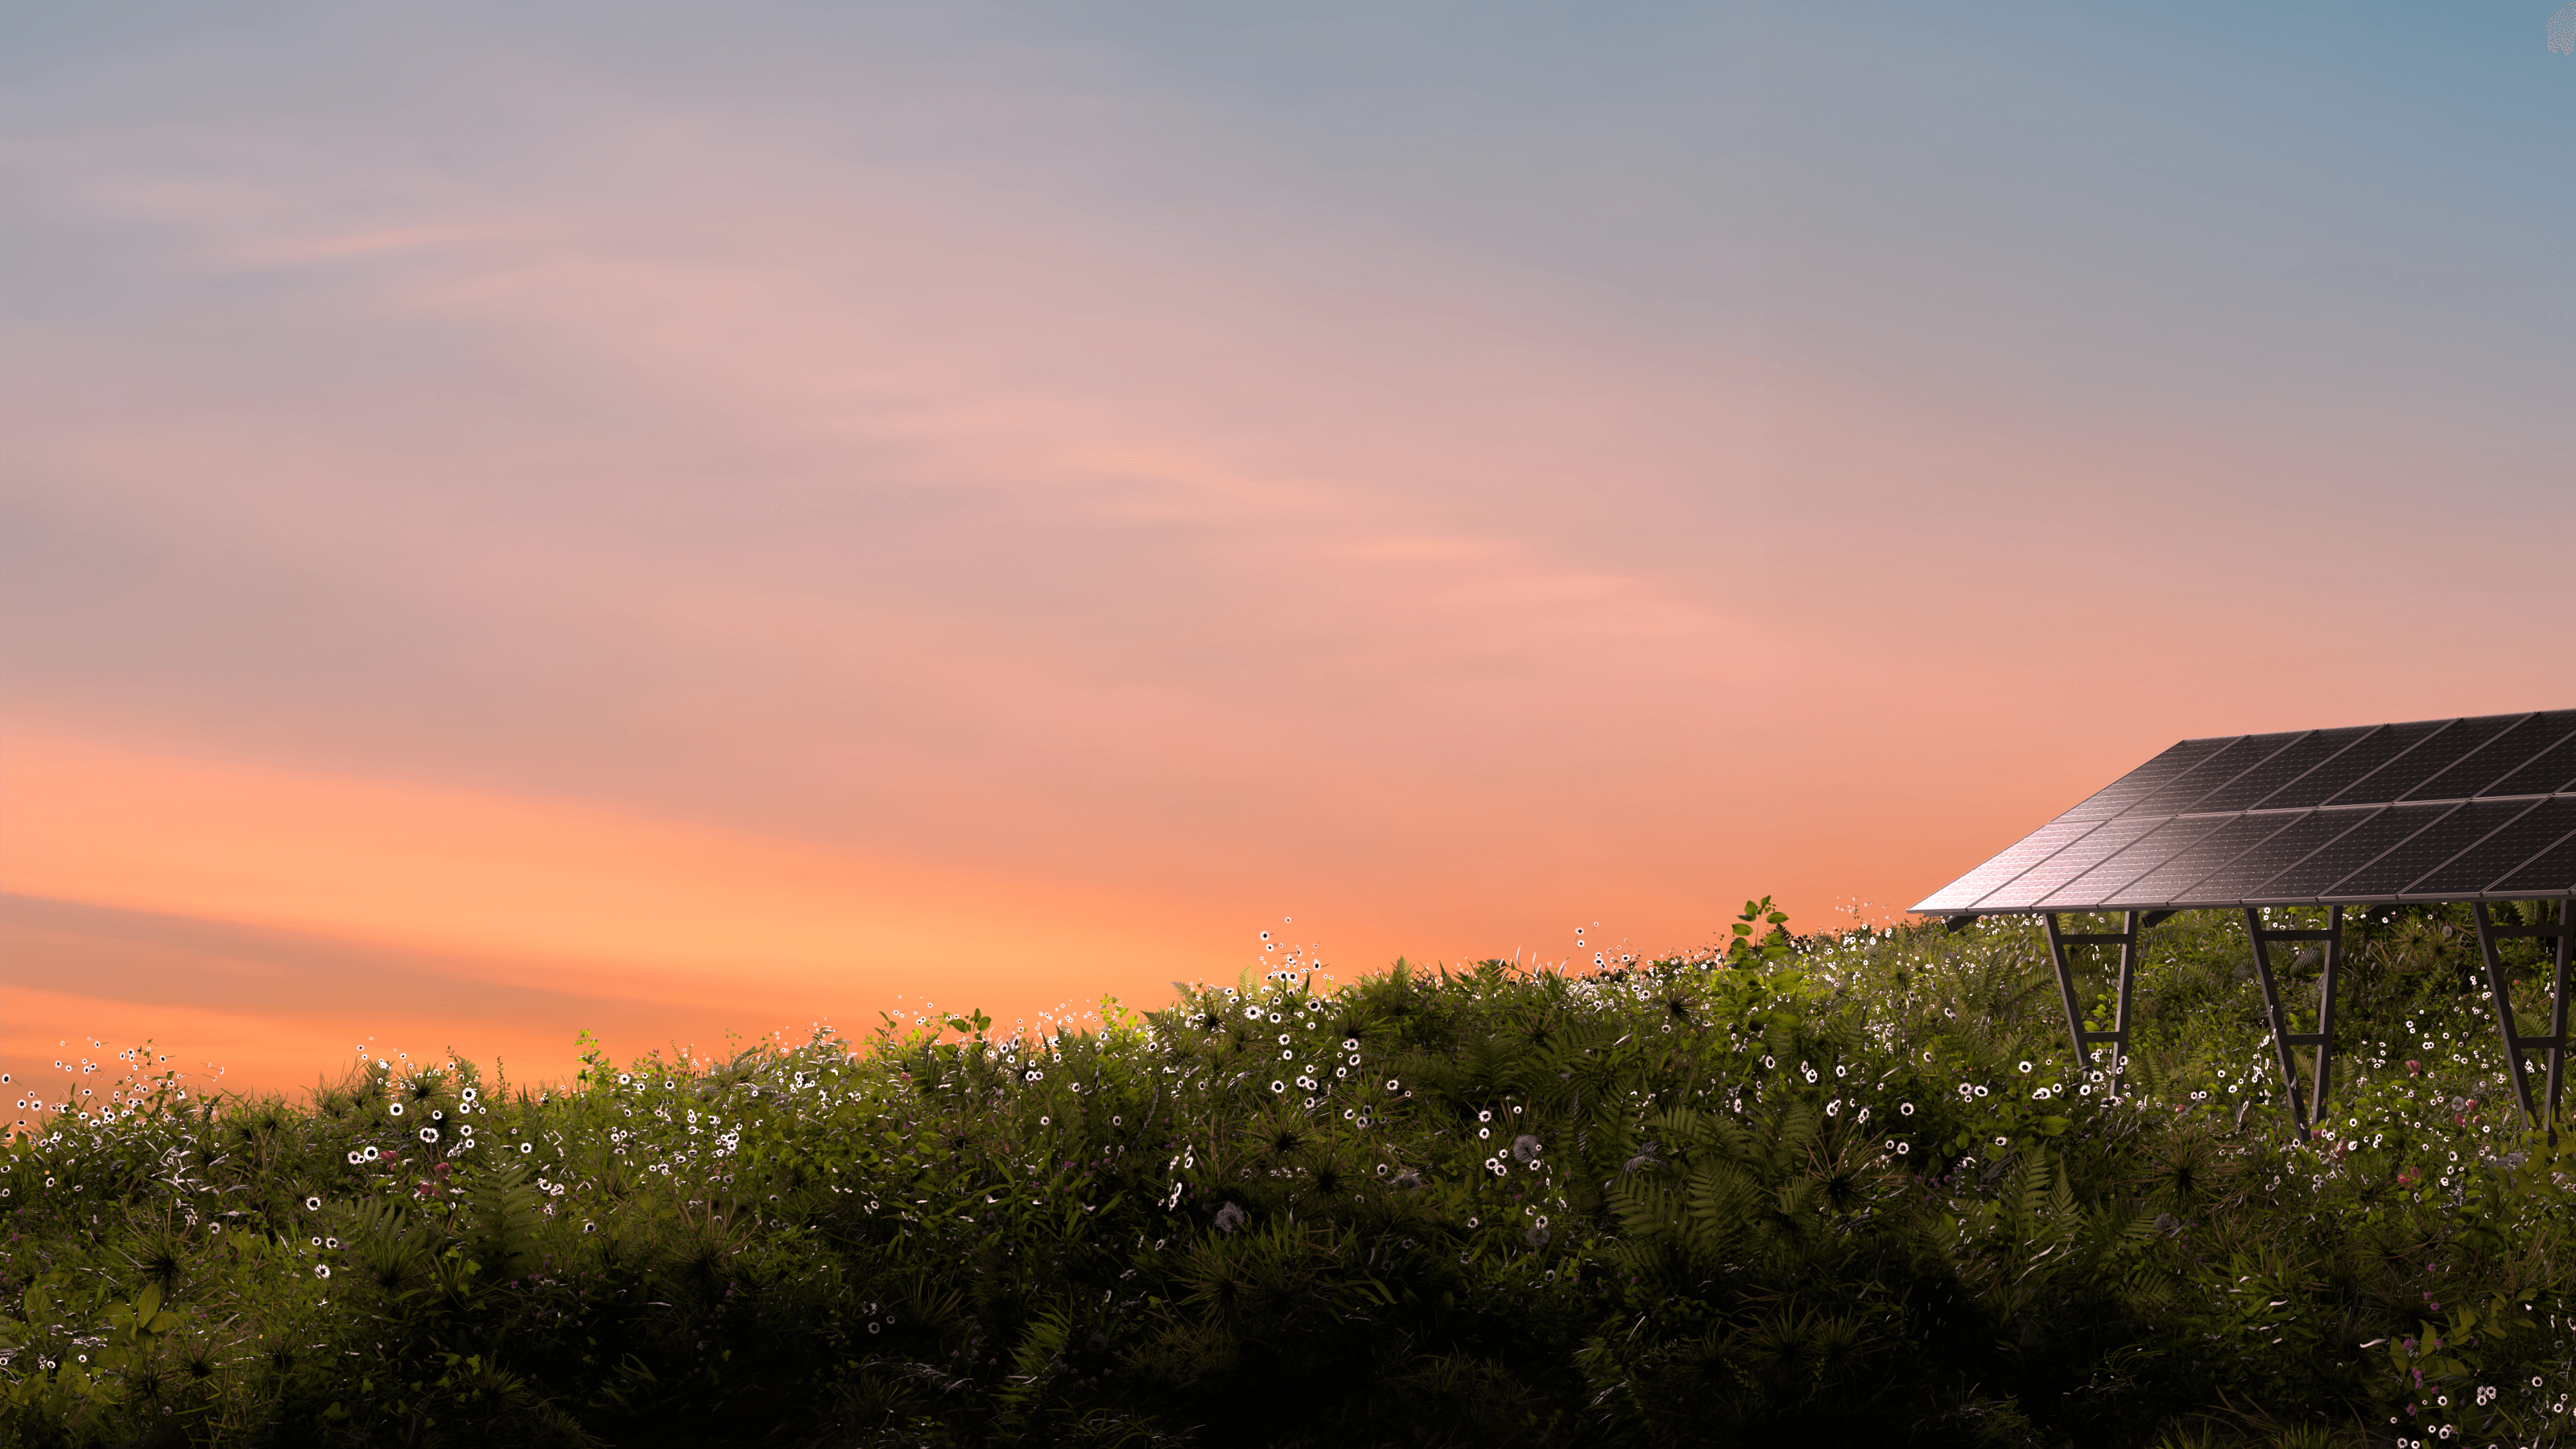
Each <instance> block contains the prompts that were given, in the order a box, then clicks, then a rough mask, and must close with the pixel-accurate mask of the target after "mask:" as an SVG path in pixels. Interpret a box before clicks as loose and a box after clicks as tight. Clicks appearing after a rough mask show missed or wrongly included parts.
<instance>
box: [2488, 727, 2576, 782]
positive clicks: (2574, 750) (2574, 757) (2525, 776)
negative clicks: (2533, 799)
mask: <svg viewBox="0 0 2576 1449" xmlns="http://www.w3.org/2000/svg"><path fill="white" fill-rule="evenodd" d="M2570 785H2576V734H2571V735H2569V736H2568V737H2567V738H2565V739H2563V740H2560V741H2559V742H2558V743H2556V744H2554V745H2551V746H2550V747H2549V748H2548V749H2545V750H2542V751H2541V752H2540V753H2539V754H2537V755H2535V756H2533V757H2532V758H2531V760H2530V762H2529V763H2527V764H2524V765H2522V766H2521V767H2520V768H2518V769H2516V770H2515V771H2514V772H2513V773H2512V774H2510V775H2507V776H2505V777H2504V778H2503V779H2501V780H2498V781H2496V782H2495V783H2494V784H2492V785H2489V786H2488V787H2486V788H2485V789H2483V790H2480V791H2479V792H2478V793H2479V794H2481V795H2550V794H2555V793H2557V792H2559V791H2561V790H2565V789H2567V788H2568V787H2569V786H2570Z"/></svg>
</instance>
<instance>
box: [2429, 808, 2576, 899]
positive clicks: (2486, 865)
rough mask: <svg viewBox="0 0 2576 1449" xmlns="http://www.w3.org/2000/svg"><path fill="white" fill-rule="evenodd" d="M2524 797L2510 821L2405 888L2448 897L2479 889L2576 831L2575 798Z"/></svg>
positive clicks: (2475, 891)
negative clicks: (2518, 810) (2517, 811)
mask: <svg viewBox="0 0 2576 1449" xmlns="http://www.w3.org/2000/svg"><path fill="white" fill-rule="evenodd" d="M2478 803H2479V804H2481V805H2485V804H2487V803H2488V802H2486V801H2480V802H2478ZM2510 803H2512V802H2503V804H2510ZM2522 803H2523V804H2524V806H2525V808H2524V809H2523V810H2522V811H2520V812H2519V813H2517V814H2516V815H2515V816H2514V817H2513V818H2512V819H2511V820H2510V821H2508V822H2507V823H2505V824H2503V825H2501V826H2498V827H2497V828H2496V829H2495V830H2494V831H2493V832H2492V833H2490V834H2489V835H2488V836H2487V837H2486V838H2485V839H2483V840H2481V841H2479V842H2478V843H2477V844H2475V845H2473V846H2470V847H2469V848H2468V849H2466V850H2464V851H2461V852H2460V853H2459V854H2458V855H2455V856H2453V857H2451V858H2450V859H2449V860H2448V861H2445V862H2444V863H2443V864H2442V865H2440V866H2439V867H2437V868H2436V869H2434V870H2433V871H2432V872H2430V873H2429V874H2427V875H2425V876H2424V877H2423V878H2422V879H2420V880H2417V881H2416V882H2415V883H2414V884H2413V885H2411V886H2408V887H2407V888H2406V890H2405V892H2404V894H2406V895H2409V896H2427V895H2430V894H2432V893H2436V892H2439V893H2442V898H2443V899H2445V900H2456V899H2457V898H2459V897H2460V896H2461V895H2463V894H2466V895H2475V894H2477V893H2478V892H2480V891H2483V890H2485V889H2486V888H2487V883H2488V882H2490V881H2492V880H2494V879H2496V878H2497V877H2499V876H2505V875H2511V874H2512V873H2513V872H2514V870H2515V869H2516V868H2517V867H2519V866H2520V865H2521V864H2522V863H2523V862H2524V861H2526V860H2529V859H2531V858H2532V857H2533V856H2535V855H2538V854H2539V853H2540V852H2542V851H2544V850H2547V849H2548V848H2549V847H2551V846H2553V845H2555V844H2557V843H2558V842H2559V840H2560V839H2561V838H2562V837H2564V836H2566V835H2567V834H2569V833H2570V832H2576V799H2569V798H2566V797H2560V798H2558V799H2554V800H2531V801H2525V802H2522ZM2498 808H2502V805H2499V807H2498Z"/></svg>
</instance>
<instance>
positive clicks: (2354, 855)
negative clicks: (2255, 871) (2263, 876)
mask: <svg viewBox="0 0 2576 1449" xmlns="http://www.w3.org/2000/svg"><path fill="white" fill-rule="evenodd" d="M2444 808H2445V807H2441V806H2415V805H2410V806H2406V807H2404V809H2405V810H2408V811H2412V812H2414V813H2412V814H2405V813H2401V812H2398V811H2392V810H2391V809H2390V808H2389V807H2388V806H2385V805H2357V806H2337V807H2335V808H2334V809H2331V810H2328V811H2325V812H2323V813H2325V814H2329V815H2331V814H2338V813H2340V814H2348V815H2350V816H2352V817H2353V820H2354V822H2355V823H2354V824H2353V825H2352V827H2351V828H2350V829H2347V830H2346V831H2344V833H2342V834H2340V835H2338V836H2336V837H2335V838H2334V839H2332V840H2330V841H2328V842H2326V843H2325V844H2324V845H2322V846H2320V847H2318V848H2317V849H2316V850H2314V851H2312V852H2311V853H2309V855H2308V856H2307V858H2306V859H2304V860H2301V861H2300V862H2299V863H2298V864H2296V865H2294V866H2291V867H2290V868H2289V869H2288V870H2286V871H2284V872H2282V873H2281V874H2280V875H2278V876H2275V877H2273V878H2272V879H2270V880H2267V881H2265V882H2263V887H2262V894H2263V898H2264V899H2266V900H2276V899H2277V900H2304V899H2306V898H2308V897H2310V896H2314V895H2316V894H2317V893H2318V892H2320V891H2322V890H2324V889H2325V888H2326V887H2328V886H2330V885H2333V884H2334V883H2335V882H2336V881H2339V880H2341V879H2343V878H2344V877H2345V876H2348V875H2350V874H2352V873H2353V872H2354V871H2356V870H2359V869H2361V868H2362V867H2363V866H2365V865H2368V864H2370V863H2371V862H2372V861H2373V860H2376V859H2378V858H2379V856H2380V855H2381V854H2383V853H2384V852H2386V851H2387V849H2388V848H2389V847H2390V846H2392V845H2395V844H2397V843H2398V842H2399V841H2401V840H2404V839H2405V838H2406V837H2407V836H2410V835H2412V834H2414V833H2415V832H2416V831H2418V830H2421V829H2423V828H2424V827H2425V826H2427V825H2430V824H2432V823H2433V821H2434V820H2435V819H2437V818H2439V816H2440V815H2441V813H2442V810H2443V809H2444Z"/></svg>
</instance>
